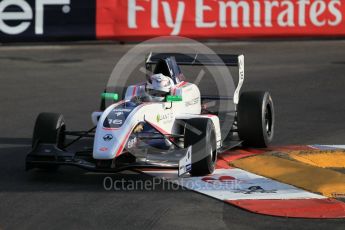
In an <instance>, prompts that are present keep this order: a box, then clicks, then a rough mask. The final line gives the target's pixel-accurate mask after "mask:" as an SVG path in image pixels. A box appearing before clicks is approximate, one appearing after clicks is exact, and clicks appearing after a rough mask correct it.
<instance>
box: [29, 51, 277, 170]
mask: <svg viewBox="0 0 345 230" xmlns="http://www.w3.org/2000/svg"><path fill="white" fill-rule="evenodd" d="M180 65H190V66H201V65H211V66H217V65H225V66H230V67H231V66H235V67H238V69H239V81H238V85H237V87H236V89H235V90H234V92H232V95H233V96H231V97H227V98H223V97H217V96H212V97H210V96H206V95H201V94H200V91H199V88H198V86H197V85H195V84H193V83H190V82H187V81H183V80H182V76H183V74H182V72H181V69H180ZM153 67H154V70H153V73H152V74H149V75H148V79H147V82H146V83H141V84H138V85H131V86H129V87H128V88H127V90H126V92H125V95H124V97H123V99H122V100H119V95H118V94H116V93H110V92H104V93H102V102H101V111H98V112H94V113H92V121H93V123H94V125H95V127H93V128H92V129H90V130H88V131H68V130H67V129H66V124H65V121H64V118H63V116H62V115H61V114H55V113H41V114H39V116H38V118H37V120H36V123H35V128H34V134H33V140H32V150H31V152H30V153H29V154H28V155H27V157H26V169H27V170H29V169H33V168H39V169H48V170H55V169H57V168H58V167H59V166H60V165H73V166H78V167H81V168H84V169H87V170H91V171H99V172H119V171H122V170H126V169H141V168H171V169H177V170H178V172H179V175H182V174H185V173H188V172H189V173H190V174H191V175H192V176H202V175H207V174H211V173H212V172H213V171H214V168H215V162H216V159H217V154H220V153H221V152H223V151H225V150H229V149H231V148H233V147H236V146H239V145H241V144H242V145H243V146H251V147H266V146H267V145H268V144H269V143H270V142H271V141H272V138H273V134H274V108H273V102H272V98H271V96H270V94H269V93H268V92H243V93H241V94H240V89H241V87H242V84H243V81H244V56H243V55H208V54H196V55H190V54H177V53H150V54H149V55H148V56H147V58H146V69H147V70H148V72H150V71H152V68H153ZM229 81H233V79H232V78H231V77H230V76H229ZM210 99H211V100H228V101H230V102H231V104H232V105H233V107H234V108H235V110H231V111H229V112H228V113H229V114H230V116H227V118H226V119H230V120H228V123H229V124H231V127H230V128H231V129H229V130H230V132H229V133H228V134H227V136H225V137H223V136H222V131H221V124H220V118H219V116H218V114H217V113H212V112H210V111H209V110H205V109H203V102H204V101H206V100H210ZM106 100H113V101H114V102H113V103H112V104H111V105H110V106H108V107H106V106H105V101H106ZM71 136H75V137H76V138H75V139H74V140H72V141H71V142H69V143H66V142H67V141H66V140H67V138H66V137H71ZM85 138H89V139H90V138H91V140H92V143H93V144H92V145H91V146H89V148H87V147H85V146H84V147H83V148H82V149H80V150H75V149H73V150H72V149H71V146H73V145H75V144H76V143H77V142H79V141H81V140H82V139H85Z"/></svg>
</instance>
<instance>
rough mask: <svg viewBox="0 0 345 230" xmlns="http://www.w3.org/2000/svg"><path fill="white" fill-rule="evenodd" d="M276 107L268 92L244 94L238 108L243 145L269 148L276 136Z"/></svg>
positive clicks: (240, 135)
mask: <svg viewBox="0 0 345 230" xmlns="http://www.w3.org/2000/svg"><path fill="white" fill-rule="evenodd" d="M274 122H275V118H274V106H273V100H272V98H271V95H270V94H269V93H268V92H260V91H254V92H244V93H242V94H241V97H240V101H239V104H238V107H237V126H238V134H239V137H240V139H241V140H243V145H244V146H248V147H259V148H265V147H267V146H268V145H269V144H270V143H271V142H272V140H273V136H274Z"/></svg>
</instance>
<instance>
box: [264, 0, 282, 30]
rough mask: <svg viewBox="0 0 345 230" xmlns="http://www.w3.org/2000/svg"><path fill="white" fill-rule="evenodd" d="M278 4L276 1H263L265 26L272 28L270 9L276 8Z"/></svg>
mask: <svg viewBox="0 0 345 230" xmlns="http://www.w3.org/2000/svg"><path fill="white" fill-rule="evenodd" d="M278 6H279V3H278V2H276V1H273V2H268V1H265V26H267V27H272V9H273V7H278Z"/></svg>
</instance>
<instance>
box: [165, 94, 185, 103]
mask: <svg viewBox="0 0 345 230" xmlns="http://www.w3.org/2000/svg"><path fill="white" fill-rule="evenodd" d="M166 100H167V102H174V101H182V96H174V95H168V96H167V98H166Z"/></svg>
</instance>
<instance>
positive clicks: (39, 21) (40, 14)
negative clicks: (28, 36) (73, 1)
mask: <svg viewBox="0 0 345 230" xmlns="http://www.w3.org/2000/svg"><path fill="white" fill-rule="evenodd" d="M69 4H70V0H36V17H35V18H36V20H35V22H36V24H35V34H43V24H44V23H43V21H44V6H45V5H69Z"/></svg>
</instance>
